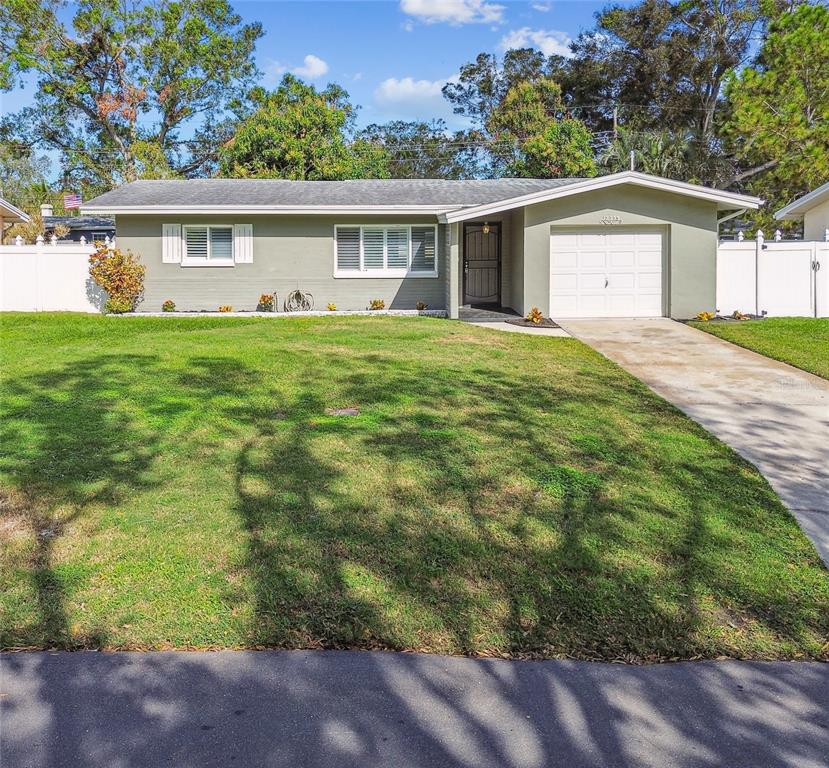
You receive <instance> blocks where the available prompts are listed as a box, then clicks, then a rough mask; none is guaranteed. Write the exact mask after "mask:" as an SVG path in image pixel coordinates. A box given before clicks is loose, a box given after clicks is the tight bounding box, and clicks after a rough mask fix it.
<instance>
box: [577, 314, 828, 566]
mask: <svg viewBox="0 0 829 768" xmlns="http://www.w3.org/2000/svg"><path fill="white" fill-rule="evenodd" d="M561 324H562V325H563V326H564V328H566V330H567V331H569V332H570V334H571V335H573V336H575V337H576V338H578V339H580V340H581V341H583V342H585V343H586V344H589V345H590V346H591V347H593V348H594V349H596V350H597V351H598V352H600V353H601V354H603V355H604V356H605V357H608V358H609V359H611V360H613V361H614V362H616V363H618V364H619V365H621V366H622V367H623V368H625V369H626V370H627V371H629V372H630V373H632V374H633V375H634V376H636V377H637V378H639V379H641V380H642V381H643V382H644V383H645V384H647V385H648V386H649V387H650V388H651V389H652V390H653V391H654V392H656V393H657V394H659V395H661V396H662V397H664V398H665V399H666V400H668V401H669V402H670V403H672V404H673V405H675V406H676V407H677V408H679V409H680V410H682V411H684V412H685V413H686V414H688V416H690V417H691V418H692V419H694V420H695V421H697V422H698V423H699V424H701V425H702V426H703V427H705V428H706V429H707V430H708V431H709V432H711V433H712V434H714V435H716V436H717V437H718V438H719V439H720V440H722V441H723V442H725V443H727V444H728V445H730V446H731V447H732V448H733V449H734V450H735V451H737V453H739V454H740V455H741V456H743V457H744V458H746V459H748V460H749V461H750V462H751V463H752V464H754V465H755V466H756V467H757V469H759V470H760V472H762V473H763V475H765V477H766V478H767V479H768V481H769V483H770V484H771V486H772V488H774V490H775V491H776V492H777V494H778V495H779V496H780V498H781V499H782V500H783V502H784V503H785V504H786V505H787V506H788V508H789V509H790V510H791V511H792V513H793V514H794V516H795V518H796V519H797V521H798V523H799V524H800V526H801V528H803V530H804V532H805V533H806V535H807V536H808V537H809V538H810V539H811V540H812V542H813V543H814V545H815V547H816V549H817V551H818V553H819V554H820V556H821V558H822V559H823V562H824V563H826V564H827V566H829V381H826V380H824V379H822V378H820V377H818V376H813V375H812V374H810V373H806V372H805V371H801V370H798V369H797V368H793V367H791V366H790V365H786V364H785V363H780V362H777V361H776V360H771V359H769V358H767V357H763V356H762V355H758V354H756V353H755V352H751V351H749V350H747V349H743V348H742V347H738V346H736V345H734V344H731V343H729V342H727V341H723V340H721V339H718V338H716V337H715V336H711V335H710V334H707V333H704V332H702V331H698V330H696V329H695V328H691V327H690V326H687V325H683V324H682V323H678V322H675V321H673V320H668V319H666V318H657V319H649V320H631V319H612V320H564V321H561Z"/></svg>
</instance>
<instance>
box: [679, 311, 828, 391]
mask: <svg viewBox="0 0 829 768" xmlns="http://www.w3.org/2000/svg"><path fill="white" fill-rule="evenodd" d="M691 325H693V326H694V327H695V328H699V329H700V330H701V331H707V332H708V333H711V334H713V335H714V336H719V337H720V338H721V339H725V340H726V341H730V342H732V343H733V344H738V345H739V346H741V347H745V348H746V349H752V350H754V351H755V352H759V353H760V354H761V355H765V356H766V357H771V358H773V359H774V360H781V361H782V362H784V363H788V364H789V365H793V366H795V367H796V368H802V369H803V370H804V371H809V373H814V374H816V375H817V376H822V377H823V378H824V379H829V318H827V317H824V318H811V317H771V318H766V319H765V320H746V321H742V322H739V323H737V322H717V321H715V322H711V323H699V322H694V323H691Z"/></svg>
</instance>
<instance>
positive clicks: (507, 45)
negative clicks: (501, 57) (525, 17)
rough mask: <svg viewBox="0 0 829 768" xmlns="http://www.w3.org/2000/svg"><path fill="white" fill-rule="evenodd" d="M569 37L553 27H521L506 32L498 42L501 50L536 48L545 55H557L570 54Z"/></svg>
mask: <svg viewBox="0 0 829 768" xmlns="http://www.w3.org/2000/svg"><path fill="white" fill-rule="evenodd" d="M570 42H571V41H570V38H569V37H568V36H567V34H566V33H565V32H559V31H558V30H555V29H530V28H529V27H522V28H521V29H513V30H512V31H511V32H507V34H506V35H504V36H503V37H502V38H501V42H499V43H498V47H499V48H500V49H501V50H502V51H509V50H511V49H512V48H538V49H539V50H540V51H541V52H542V53H543V54H544V55H545V56H552V55H553V54H557V55H559V56H572V55H573V53H572V51H571V50H570Z"/></svg>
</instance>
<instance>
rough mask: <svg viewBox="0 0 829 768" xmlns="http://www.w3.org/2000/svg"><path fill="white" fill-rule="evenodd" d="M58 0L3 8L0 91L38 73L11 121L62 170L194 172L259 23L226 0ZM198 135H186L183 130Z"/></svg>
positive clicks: (112, 176) (234, 101)
mask: <svg viewBox="0 0 829 768" xmlns="http://www.w3.org/2000/svg"><path fill="white" fill-rule="evenodd" d="M72 7H73V8H74V15H73V17H72V21H71V24H69V25H67V24H65V23H64V21H63V20H62V18H63V16H64V15H65V13H66V12H67V11H68V10H69V6H68V4H67V3H66V2H65V0H4V2H3V3H2V4H1V5H0V54H2V56H0V88H4V89H7V90H8V89H10V88H12V87H14V86H15V85H16V84H17V83H19V82H20V78H21V76H22V75H23V74H25V73H27V72H34V73H35V74H36V76H37V92H36V95H35V105H34V106H33V107H30V108H28V109H25V110H23V111H22V112H21V113H18V114H17V115H14V116H13V117H12V118H11V119H10V120H9V119H7V120H6V124H7V125H8V124H9V123H10V122H11V123H12V124H13V125H14V126H15V127H17V128H18V129H19V132H20V133H22V134H24V138H25V139H26V140H27V142H29V143H35V144H37V145H38V146H40V147H42V148H48V149H53V150H59V151H60V152H61V156H62V165H63V169H64V177H65V178H67V179H75V180H80V181H81V182H83V181H87V182H89V183H92V184H94V185H95V186H103V187H111V186H113V185H114V184H117V183H118V182H120V181H124V180H127V181H128V180H132V179H135V178H138V177H140V176H152V177H158V176H166V175H174V174H184V175H187V174H191V173H193V172H195V171H197V170H198V169H199V168H200V167H202V166H203V165H204V164H205V163H206V162H209V161H210V160H211V156H212V155H213V153H214V152H215V146H216V143H217V136H218V135H221V129H223V128H224V127H225V122H224V120H225V118H226V117H227V115H228V114H230V113H232V111H233V110H234V109H235V108H239V107H240V105H239V104H238V100H239V96H240V94H242V93H244V92H246V91H247V89H248V87H249V86H250V85H251V84H252V82H253V78H254V77H255V75H256V67H255V64H254V61H253V51H254V47H255V44H256V40H257V39H258V38H259V37H260V36H261V34H262V29H261V25H259V24H242V23H241V17H240V16H239V15H238V14H236V13H234V12H233V10H232V8H231V6H230V4H229V2H228V0H148V1H147V2H142V1H141V0H80V2H78V3H77V4H76V5H74V6H72ZM185 129H186V131H187V133H188V134H190V133H192V132H193V129H198V130H197V131H196V132H195V137H196V138H195V139H193V138H191V139H186V140H185V139H183V138H182V134H183V132H185Z"/></svg>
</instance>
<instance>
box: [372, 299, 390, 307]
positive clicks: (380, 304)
mask: <svg viewBox="0 0 829 768" xmlns="http://www.w3.org/2000/svg"><path fill="white" fill-rule="evenodd" d="M368 308H369V309H385V308H386V302H385V301H383V299H372V300H371V303H370V304H369V305H368Z"/></svg>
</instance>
